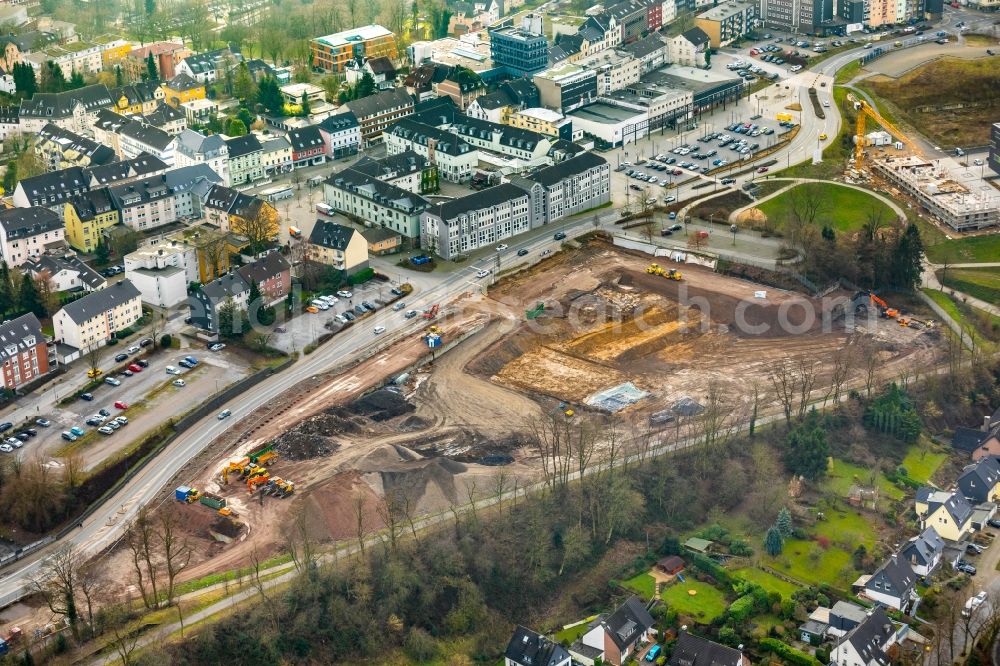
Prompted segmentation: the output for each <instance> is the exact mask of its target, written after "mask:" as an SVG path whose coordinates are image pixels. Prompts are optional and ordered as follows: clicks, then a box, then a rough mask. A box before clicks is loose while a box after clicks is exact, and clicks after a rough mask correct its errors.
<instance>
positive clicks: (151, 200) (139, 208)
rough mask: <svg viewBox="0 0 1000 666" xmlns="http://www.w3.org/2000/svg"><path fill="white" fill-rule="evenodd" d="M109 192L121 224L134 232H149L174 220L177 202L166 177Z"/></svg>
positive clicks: (146, 180)
mask: <svg viewBox="0 0 1000 666" xmlns="http://www.w3.org/2000/svg"><path fill="white" fill-rule="evenodd" d="M109 191H110V194H111V200H112V201H113V202H114V204H115V208H117V209H118V211H119V213H120V215H121V221H122V224H124V225H125V226H127V227H129V228H131V229H134V230H135V231H148V230H150V229H155V228H157V227H162V226H164V225H167V224H171V223H173V222H176V221H177V207H176V201H175V200H174V194H173V192H171V191H170V187H169V186H168V185H167V180H166V176H165V175H164V176H156V177H153V178H143V179H142V180H137V181H134V182H130V183H125V184H122V185H113V186H112V187H110V188H109Z"/></svg>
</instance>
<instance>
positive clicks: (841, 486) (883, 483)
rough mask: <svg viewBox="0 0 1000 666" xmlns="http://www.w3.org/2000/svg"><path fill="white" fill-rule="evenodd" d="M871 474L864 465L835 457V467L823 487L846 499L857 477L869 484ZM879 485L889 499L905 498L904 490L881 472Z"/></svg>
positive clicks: (880, 490) (828, 473)
mask: <svg viewBox="0 0 1000 666" xmlns="http://www.w3.org/2000/svg"><path fill="white" fill-rule="evenodd" d="M870 475H871V472H870V471H869V470H867V469H865V468H864V467H859V466H858V465H852V464H851V463H849V462H846V461H844V460H840V459H839V458H834V459H833V467H832V468H831V469H830V470H829V471H828V472H827V475H826V478H825V479H824V480H823V484H822V487H823V490H825V491H827V492H829V493H832V494H834V495H836V496H837V497H839V498H840V499H844V498H846V497H847V492H848V491H849V490H850V489H851V486H852V485H853V484H854V483H855V479H858V480H859V481H860V482H861V483H863V484H867V482H868V478H869V477H870ZM878 487H879V492H880V493H881V494H882V495H883V496H884V497H888V498H889V499H902V498H903V491H902V490H901V489H900V488H897V487H896V486H895V485H893V484H892V483H891V482H890V481H889V479H887V478H885V477H884V476H882V475H881V474H880V475H879V478H878Z"/></svg>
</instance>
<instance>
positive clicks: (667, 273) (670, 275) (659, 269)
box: [646, 264, 681, 280]
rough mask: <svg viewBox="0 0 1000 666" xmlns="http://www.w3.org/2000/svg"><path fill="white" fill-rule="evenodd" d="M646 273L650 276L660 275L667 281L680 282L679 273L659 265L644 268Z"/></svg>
mask: <svg viewBox="0 0 1000 666" xmlns="http://www.w3.org/2000/svg"><path fill="white" fill-rule="evenodd" d="M646 272H647V273H649V274H650V275H662V276H663V277H665V278H667V279H668V280H680V279H681V272H680V271H678V270H674V269H673V268H664V267H663V266H660V265H659V264H650V265H649V266H648V267H647V268H646Z"/></svg>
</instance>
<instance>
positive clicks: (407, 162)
mask: <svg viewBox="0 0 1000 666" xmlns="http://www.w3.org/2000/svg"><path fill="white" fill-rule="evenodd" d="M429 166H430V162H428V161H427V159H426V158H425V157H423V156H421V155H420V154H419V153H417V152H415V151H412V150H404V151H403V152H401V153H396V154H395V155H386V156H385V157H382V158H378V159H376V158H374V157H368V156H367V155H364V156H362V157H361V158H360V159H358V161H357V162H355V163H354V164H352V165H351V169H352V170H353V171H358V172H361V173H363V174H365V175H368V176H371V177H373V178H380V179H383V180H391V179H393V178H398V177H399V176H405V175H407V174H411V173H417V172H419V171H423V170H424V169H426V168H427V167H429Z"/></svg>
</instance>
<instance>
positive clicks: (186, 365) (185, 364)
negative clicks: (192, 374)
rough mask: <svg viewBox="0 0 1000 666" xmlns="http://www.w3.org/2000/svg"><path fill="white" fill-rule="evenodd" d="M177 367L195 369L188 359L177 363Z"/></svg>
mask: <svg viewBox="0 0 1000 666" xmlns="http://www.w3.org/2000/svg"><path fill="white" fill-rule="evenodd" d="M177 365H179V366H181V367H182V368H187V369H188V370H190V369H191V368H193V367H194V366H193V365H191V363H190V362H189V361H188V360H187V359H186V358H182V359H181V360H179V361H177Z"/></svg>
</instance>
